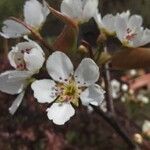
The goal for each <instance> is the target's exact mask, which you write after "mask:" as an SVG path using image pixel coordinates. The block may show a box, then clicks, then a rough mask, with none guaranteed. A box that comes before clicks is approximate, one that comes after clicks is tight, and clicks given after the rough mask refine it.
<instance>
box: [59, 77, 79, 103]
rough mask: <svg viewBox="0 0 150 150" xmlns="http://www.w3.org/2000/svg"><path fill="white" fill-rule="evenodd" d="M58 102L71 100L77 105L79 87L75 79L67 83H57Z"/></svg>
mask: <svg viewBox="0 0 150 150" xmlns="http://www.w3.org/2000/svg"><path fill="white" fill-rule="evenodd" d="M58 88H59V97H58V101H60V102H71V103H73V104H74V105H75V106H78V105H79V97H80V93H81V91H82V90H81V89H80V88H79V87H78V86H77V84H76V83H75V81H73V80H71V81H69V82H68V83H64V84H60V85H58Z"/></svg>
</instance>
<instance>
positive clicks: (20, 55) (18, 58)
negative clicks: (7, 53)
mask: <svg viewBox="0 0 150 150" xmlns="http://www.w3.org/2000/svg"><path fill="white" fill-rule="evenodd" d="M30 50H31V48H30V49H29V48H28V49H27V48H26V49H24V50H21V51H19V52H17V53H16V54H15V58H14V59H15V63H16V66H17V70H21V71H22V70H27V68H26V62H25V61H24V53H27V54H29V53H30Z"/></svg>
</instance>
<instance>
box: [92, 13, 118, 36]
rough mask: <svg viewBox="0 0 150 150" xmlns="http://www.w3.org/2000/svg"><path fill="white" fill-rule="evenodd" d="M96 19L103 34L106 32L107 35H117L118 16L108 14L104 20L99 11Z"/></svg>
mask: <svg viewBox="0 0 150 150" xmlns="http://www.w3.org/2000/svg"><path fill="white" fill-rule="evenodd" d="M94 19H95V22H96V23H97V26H98V28H99V29H100V30H101V32H104V33H105V34H107V35H115V21H116V16H114V15H112V14H107V15H105V16H104V17H103V18H102V16H101V14H100V13H99V12H98V11H97V12H96V14H95V16H94Z"/></svg>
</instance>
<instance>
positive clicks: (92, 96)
mask: <svg viewBox="0 0 150 150" xmlns="http://www.w3.org/2000/svg"><path fill="white" fill-rule="evenodd" d="M104 93H105V91H104V90H103V89H102V88H101V87H100V86H99V85H97V84H94V85H91V86H89V87H88V88H87V89H86V90H85V91H83V92H82V93H81V95H80V99H81V102H82V104H83V105H85V106H88V105H89V104H94V105H100V104H101V103H102V101H103V100H104Z"/></svg>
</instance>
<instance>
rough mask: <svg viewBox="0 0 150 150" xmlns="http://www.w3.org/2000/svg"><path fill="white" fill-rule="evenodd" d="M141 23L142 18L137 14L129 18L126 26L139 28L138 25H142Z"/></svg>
mask: <svg viewBox="0 0 150 150" xmlns="http://www.w3.org/2000/svg"><path fill="white" fill-rule="evenodd" d="M142 23H143V19H142V17H141V16H139V15H132V16H131V17H130V18H129V22H128V27H129V28H131V29H134V28H139V27H141V26H142Z"/></svg>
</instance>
